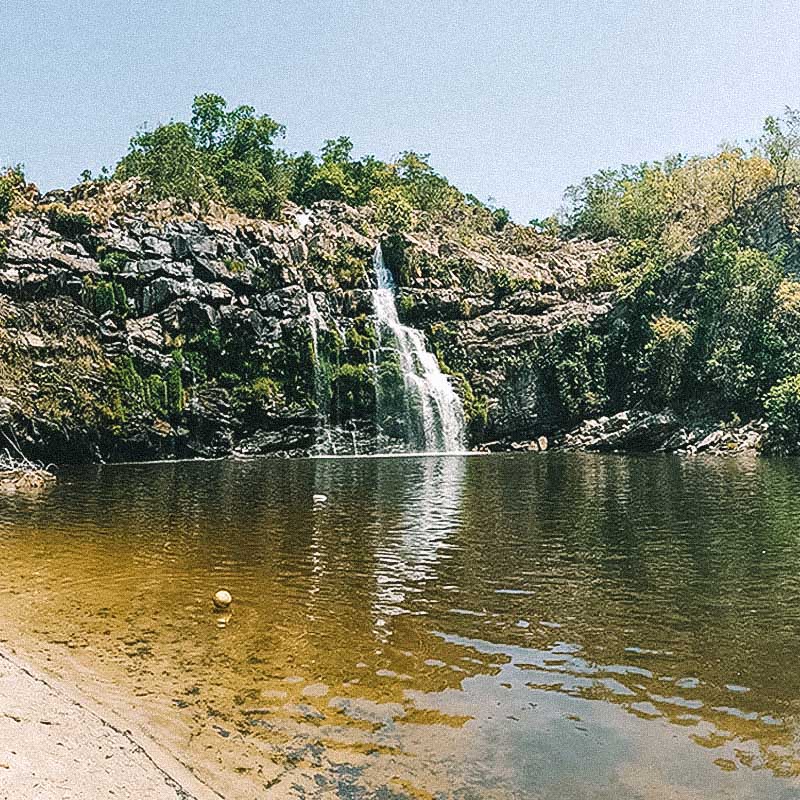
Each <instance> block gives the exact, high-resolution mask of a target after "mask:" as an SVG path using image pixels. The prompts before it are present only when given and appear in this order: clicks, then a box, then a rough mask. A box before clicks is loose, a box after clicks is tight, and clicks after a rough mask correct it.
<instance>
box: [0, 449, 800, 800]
mask: <svg viewBox="0 0 800 800" xmlns="http://www.w3.org/2000/svg"><path fill="white" fill-rule="evenodd" d="M61 478H62V480H61V483H60V484H59V485H58V486H57V487H56V488H55V489H54V490H52V491H51V492H50V493H49V494H47V495H44V496H43V497H42V498H41V499H39V500H36V501H32V500H21V499H17V500H13V499H10V498H0V547H2V559H3V560H2V564H3V573H2V574H3V581H2V586H0V620H2V628H1V629H0V636H2V639H3V640H5V641H6V644H5V645H4V646H6V647H9V646H13V647H15V648H17V649H18V651H19V652H21V653H23V654H25V655H26V656H27V657H28V658H30V659H31V660H32V661H34V662H35V663H36V664H38V665H39V666H42V667H44V668H45V669H48V670H51V671H52V672H55V673H57V674H58V675H59V676H60V677H62V678H66V679H67V680H70V681H73V682H75V683H77V684H78V686H79V687H80V688H81V689H82V690H83V691H84V692H86V693H88V694H90V695H91V696H93V697H94V698H95V699H97V700H99V701H100V702H102V703H105V704H107V705H110V706H113V707H114V708H115V709H116V711H117V712H118V714H121V715H123V716H127V717H129V718H130V719H132V720H134V721H135V723H136V725H137V726H139V727H140V728H144V729H145V730H146V731H147V732H149V733H150V734H151V735H153V736H154V737H156V738H157V739H158V740H159V741H160V742H161V743H163V744H164V745H165V746H166V747H168V748H169V749H170V750H171V751H172V752H173V753H174V754H175V755H176V756H177V757H178V758H179V759H181V760H182V761H183V762H184V763H186V764H187V765H189V766H190V767H191V768H192V769H193V770H194V771H195V772H196V774H197V775H198V776H199V777H200V778H201V779H202V780H204V781H206V782H207V783H208V784H209V785H210V786H212V787H214V788H215V789H216V790H217V791H218V792H219V793H220V794H221V795H223V796H225V797H228V798H232V799H233V798H236V800H238V799H239V798H251V797H252V798H255V797H259V798H261V797H301V798H303V797H304V798H317V797H319V798H325V797H331V798H334V797H344V798H353V799H358V798H372V797H378V798H384V799H385V800H389V799H392V798H395V799H396V798H408V797H414V798H431V797H436V798H439V797H441V798H451V797H452V798H459V799H460V800H464V799H465V798H526V799H527V798H537V797H541V798H553V797H558V798H563V799H564V800H572V798H587V799H588V798H593V799H594V798H607V799H608V800H611V799H612V798H613V800H620V799H623V798H648V799H650V798H653V799H655V798H658V799H659V800H662V799H663V798H681V799H682V800H683V799H684V798H691V799H692V800H694V799H696V798H707V797H714V798H737V799H738V798H746V799H747V798H753V800H755V799H756V798H758V800H764V799H765V798H797V797H800V739H799V738H798V732H799V730H800V728H799V727H798V720H800V670H798V668H797V665H798V663H800V464H798V463H796V462H790V461H785V462H766V461H764V462H758V461H755V460H752V461H751V460H733V459H729V460H724V459H717V460H701V459H694V460H692V459H684V460H679V459H671V458H662V457H641V458H626V457H616V456H615V457H602V456H583V455H574V454H558V453H554V454H549V455H539V456H536V455H531V456H524V455H520V456H492V457H476V458H464V457H441V458H435V457H431V458H387V459H343V460H335V459H331V460H318V461H296V462H275V461H250V462H216V463H183V464H154V465H139V466H115V467H101V468H84V469H72V470H69V471H65V472H64V473H63V474H62V476H61ZM314 494H325V495H327V496H328V502H327V503H324V504H319V503H318V504H316V505H315V503H314V501H313V499H312V498H313V495H314ZM221 587H224V588H226V589H228V590H229V591H230V592H231V594H232V595H233V597H234V604H233V607H232V610H231V613H230V615H223V614H219V613H214V612H213V611H212V608H211V603H210V599H211V596H212V595H213V593H214V591H215V590H216V589H217V588H221Z"/></svg>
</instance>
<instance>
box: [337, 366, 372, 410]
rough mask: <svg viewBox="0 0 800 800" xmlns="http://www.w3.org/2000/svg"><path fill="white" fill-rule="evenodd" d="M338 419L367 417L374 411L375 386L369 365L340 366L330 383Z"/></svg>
mask: <svg viewBox="0 0 800 800" xmlns="http://www.w3.org/2000/svg"><path fill="white" fill-rule="evenodd" d="M332 391H333V402H334V407H335V409H336V416H337V418H339V419H351V418H353V417H368V416H371V415H372V413H373V412H374V410H375V386H374V383H373V374H372V367H371V365H370V364H349V363H345V364H342V365H341V366H340V367H339V369H338V370H337V372H336V375H335V377H334V379H333V382H332Z"/></svg>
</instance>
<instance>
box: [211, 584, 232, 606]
mask: <svg viewBox="0 0 800 800" xmlns="http://www.w3.org/2000/svg"><path fill="white" fill-rule="evenodd" d="M232 602H233V598H232V597H231V593H230V592H226V591H225V589H220V590H219V591H218V592H217V593H216V594H215V595H214V606H215V607H216V608H227V607H228V606H229V605H230V604H231V603H232Z"/></svg>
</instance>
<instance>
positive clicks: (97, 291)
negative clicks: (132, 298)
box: [83, 279, 128, 317]
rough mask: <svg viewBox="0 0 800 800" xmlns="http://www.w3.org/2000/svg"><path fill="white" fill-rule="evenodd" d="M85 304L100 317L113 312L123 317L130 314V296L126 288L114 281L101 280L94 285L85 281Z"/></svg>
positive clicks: (90, 281)
mask: <svg viewBox="0 0 800 800" xmlns="http://www.w3.org/2000/svg"><path fill="white" fill-rule="evenodd" d="M83 302H84V304H85V305H86V306H87V307H88V308H90V309H92V311H94V313H95V314H97V316H98V317H100V316H102V315H103V314H105V313H107V312H109V311H111V312H113V313H114V314H118V315H119V316H121V317H124V316H127V314H128V296H127V293H126V292H125V287H124V286H122V284H119V283H117V282H116V281H114V280H100V281H98V282H97V283H94V282H93V281H92V280H91V279H85V280H84V287H83Z"/></svg>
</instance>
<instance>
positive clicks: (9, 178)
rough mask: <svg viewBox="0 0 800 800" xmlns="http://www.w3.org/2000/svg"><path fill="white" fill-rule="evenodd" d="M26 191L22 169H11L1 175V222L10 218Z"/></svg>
mask: <svg viewBox="0 0 800 800" xmlns="http://www.w3.org/2000/svg"><path fill="white" fill-rule="evenodd" d="M24 189H25V176H24V174H23V172H22V167H11V168H9V169H7V170H6V171H5V173H4V174H0V222H4V221H5V220H7V219H8V218H9V216H10V215H11V213H12V212H13V210H14V207H15V205H17V204H18V203H19V201H20V198H21V196H22V193H23V191H24Z"/></svg>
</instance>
